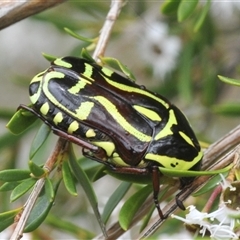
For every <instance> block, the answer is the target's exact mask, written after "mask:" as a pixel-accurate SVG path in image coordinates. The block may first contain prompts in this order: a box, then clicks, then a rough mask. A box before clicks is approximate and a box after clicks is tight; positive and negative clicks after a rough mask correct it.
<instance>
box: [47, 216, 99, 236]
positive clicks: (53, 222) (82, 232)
mask: <svg viewBox="0 0 240 240" xmlns="http://www.w3.org/2000/svg"><path fill="white" fill-rule="evenodd" d="M46 224H47V225H48V226H51V227H52V228H53V229H55V230H56V229H58V230H60V232H69V233H70V234H74V235H75V236H76V238H75V239H93V238H94V236H95V235H94V234H93V233H92V232H90V231H88V230H86V229H84V228H81V227H80V226H78V224H74V223H72V222H69V221H66V220H64V219H61V218H59V217H56V216H54V215H53V214H49V215H48V216H47V219H46Z"/></svg>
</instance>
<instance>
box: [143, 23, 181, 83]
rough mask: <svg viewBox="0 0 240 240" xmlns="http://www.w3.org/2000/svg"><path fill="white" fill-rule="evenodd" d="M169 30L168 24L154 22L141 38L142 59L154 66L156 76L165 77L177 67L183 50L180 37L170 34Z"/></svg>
mask: <svg viewBox="0 0 240 240" xmlns="http://www.w3.org/2000/svg"><path fill="white" fill-rule="evenodd" d="M168 31H169V29H168V25H167V24H165V23H161V22H153V23H152V24H151V25H150V27H148V28H147V29H146V30H145V32H144V33H143V34H142V35H141V38H140V44H139V47H140V53H143V54H142V59H143V60H144V61H145V62H146V63H147V64H149V65H150V66H151V67H152V69H153V76H154V77H156V78H159V77H160V78H161V79H164V77H165V76H166V74H168V73H169V72H171V71H172V70H173V69H174V68H175V67H176V63H177V57H178V55H179V52H180V50H181V40H180V38H179V37H177V36H171V35H169V33H168Z"/></svg>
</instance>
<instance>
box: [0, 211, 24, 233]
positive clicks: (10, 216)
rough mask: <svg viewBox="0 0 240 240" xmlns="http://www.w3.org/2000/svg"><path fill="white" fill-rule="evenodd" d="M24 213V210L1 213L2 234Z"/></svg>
mask: <svg viewBox="0 0 240 240" xmlns="http://www.w3.org/2000/svg"><path fill="white" fill-rule="evenodd" d="M21 211H22V208H17V209H14V210H11V211H8V212H4V213H0V232H2V231H3V230H4V229H6V228H7V227H9V226H10V225H11V224H13V223H14V219H15V217H16V215H17V214H19V213H20V212H21Z"/></svg>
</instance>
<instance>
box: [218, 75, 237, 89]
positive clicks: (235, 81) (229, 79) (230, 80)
mask: <svg viewBox="0 0 240 240" xmlns="http://www.w3.org/2000/svg"><path fill="white" fill-rule="evenodd" d="M218 78H219V79H220V80H221V81H222V82H225V83H228V84H231V85H235V86H238V87H240V80H239V79H234V78H228V77H223V76H220V75H218Z"/></svg>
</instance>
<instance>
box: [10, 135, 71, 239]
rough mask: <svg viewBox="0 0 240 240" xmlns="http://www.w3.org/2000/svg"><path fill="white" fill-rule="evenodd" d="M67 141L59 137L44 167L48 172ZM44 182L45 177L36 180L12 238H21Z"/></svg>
mask: <svg viewBox="0 0 240 240" xmlns="http://www.w3.org/2000/svg"><path fill="white" fill-rule="evenodd" d="M66 143H67V142H66V140H64V139H61V138H59V140H58V142H57V144H56V146H55V149H54V150H53V152H52V154H51V155H50V156H49V158H48V159H47V161H46V163H45V164H44V167H43V168H44V169H46V170H47V173H48V174H49V173H50V172H51V171H52V170H53V167H54V164H55V163H56V161H57V158H58V156H59V155H60V153H61V152H62V151H63V149H65V147H66ZM44 183H45V177H43V178H41V179H39V180H38V181H37V182H36V184H35V185H34V188H33V190H32V192H31V194H30V196H29V197H28V200H27V201H26V203H25V204H24V207H23V211H22V213H21V216H20V218H19V221H18V222H17V225H16V227H15V229H14V232H13V234H12V236H11V238H10V240H18V239H21V237H22V234H23V230H24V227H25V224H26V222H27V219H28V217H29V215H30V213H31V210H32V208H33V206H34V204H35V202H36V201H37V198H38V196H39V194H40V192H41V190H42V188H43V186H44Z"/></svg>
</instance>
